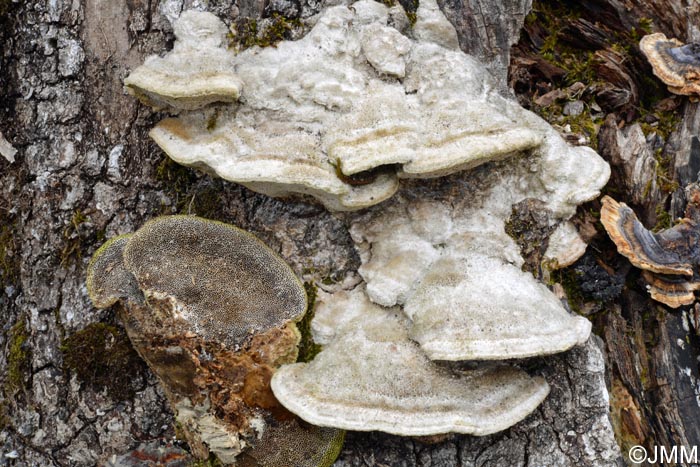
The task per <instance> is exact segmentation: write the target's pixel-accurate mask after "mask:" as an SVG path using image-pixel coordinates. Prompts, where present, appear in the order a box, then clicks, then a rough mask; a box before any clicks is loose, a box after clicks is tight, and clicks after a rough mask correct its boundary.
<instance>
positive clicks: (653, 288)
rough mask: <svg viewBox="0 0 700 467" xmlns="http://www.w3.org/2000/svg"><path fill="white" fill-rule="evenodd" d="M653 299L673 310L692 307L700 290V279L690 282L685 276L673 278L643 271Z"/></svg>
mask: <svg viewBox="0 0 700 467" xmlns="http://www.w3.org/2000/svg"><path fill="white" fill-rule="evenodd" d="M642 277H644V280H645V281H646V283H647V290H648V291H649V295H651V298H652V299H654V300H656V301H657V302H661V303H663V304H664V305H667V306H670V307H671V308H678V307H680V306H685V305H692V304H693V303H694V302H695V291H696V290H700V279H698V278H693V279H691V280H688V278H687V277H685V276H672V275H662V274H655V273H653V272H649V271H642Z"/></svg>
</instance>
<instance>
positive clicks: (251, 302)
mask: <svg viewBox="0 0 700 467" xmlns="http://www.w3.org/2000/svg"><path fill="white" fill-rule="evenodd" d="M87 285H88V293H89V295H90V297H91V299H92V300H93V302H94V304H95V306H97V307H101V308H104V307H107V306H110V305H112V304H114V303H116V302H119V303H120V304H121V307H120V315H121V318H122V321H123V323H124V326H125V328H126V330H127V333H128V335H129V338H130V339H131V341H132V343H133V344H134V347H135V348H136V350H137V351H138V352H139V354H140V355H141V356H142V357H143V358H144V360H145V361H146V362H147V363H148V365H149V366H150V367H151V369H152V370H153V372H154V373H155V374H156V375H157V376H158V378H159V379H160V381H161V382H162V385H163V388H164V391H165V393H166V395H167V397H168V399H169V401H170V403H171V405H172V407H173V410H174V412H175V414H176V417H177V420H178V422H179V424H180V426H181V428H182V430H183V432H184V436H185V438H186V439H187V441H188V443H189V445H190V448H191V449H192V452H193V454H194V455H195V456H196V457H198V458H201V459H206V458H208V457H209V455H210V453H213V454H215V455H216V456H217V457H218V458H219V460H220V461H222V462H224V463H225V464H227V465H238V466H264V467H281V466H287V465H289V462H292V464H293V465H298V466H309V467H318V466H325V467H327V466H330V465H331V464H332V463H333V461H334V460H335V457H336V456H337V454H338V453H339V451H340V447H341V445H342V439H343V432H342V431H339V430H334V429H327V428H318V427H312V426H308V425H307V424H305V423H304V422H302V421H300V420H299V419H297V418H296V417H295V416H293V415H292V414H291V413H289V412H288V411H287V410H285V409H284V408H283V407H282V406H281V405H280V404H279V402H277V400H276V399H275V397H274V396H273V394H272V392H271V390H270V378H271V377H272V374H273V373H274V372H275V371H276V370H277V368H278V367H279V366H280V365H282V364H284V363H292V362H295V361H296V358H297V352H298V348H297V345H298V343H299V338H300V336H299V332H298V330H297V329H296V326H295V322H296V321H298V320H299V319H301V317H302V315H303V314H304V311H305V309H306V294H305V291H304V288H303V286H302V285H301V283H300V282H299V280H298V279H297V277H296V276H295V275H294V273H293V272H292V270H291V269H290V268H289V266H287V264H285V263H284V262H283V261H282V260H281V259H280V258H279V257H278V256H277V255H275V254H274V253H273V252H272V251H271V250H270V249H269V248H267V247H266V246H265V245H264V244H263V243H262V242H261V241H259V240H258V239H256V238H255V237H253V236H252V235H251V234H248V233H247V232H244V231H242V230H240V229H237V228H235V227H233V226H230V225H226V224H223V223H219V222H213V221H207V220H204V219H200V218H196V217H188V216H173V217H163V218H158V219H155V220H152V221H150V222H147V223H146V224H145V225H144V226H143V227H142V228H141V229H139V230H138V231H137V232H135V233H133V234H130V235H124V236H120V237H117V238H116V239H113V240H111V241H109V242H107V243H106V244H105V245H104V246H103V247H102V248H100V249H99V250H98V251H97V252H96V253H95V256H94V257H93V259H92V261H91V263H90V265H89V268H88V282H87Z"/></svg>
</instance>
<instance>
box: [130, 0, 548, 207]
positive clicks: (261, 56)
mask: <svg viewBox="0 0 700 467" xmlns="http://www.w3.org/2000/svg"><path fill="white" fill-rule="evenodd" d="M396 9H400V7H399V6H396V7H394V10H392V9H390V8H387V7H386V6H384V5H382V4H378V3H377V2H373V1H371V0H361V1H358V2H356V3H354V4H352V5H351V6H349V7H348V6H343V5H341V6H335V7H330V8H328V9H326V10H325V11H324V12H323V13H322V14H321V15H320V17H319V18H318V20H317V22H316V24H315V26H314V27H313V28H312V29H311V30H310V31H309V32H308V34H307V35H306V36H304V37H303V38H302V39H300V40H297V41H283V42H280V43H279V44H277V46H276V47H269V48H260V47H257V46H255V47H251V48H249V49H247V50H244V51H243V52H241V53H239V54H238V55H235V56H234V55H233V52H232V51H228V50H226V49H225V48H224V46H220V47H219V48H218V49H216V50H218V52H217V53H221V54H224V53H228V54H230V57H229V59H228V60H222V61H221V63H226V64H228V65H227V66H229V68H228V69H229V70H230V72H231V73H234V70H235V75H236V77H237V79H239V80H240V82H241V83H242V88H241V89H242V90H241V95H240V100H239V102H238V103H237V104H232V105H228V106H219V107H217V108H216V109H212V108H208V109H202V110H199V111H195V112H188V113H184V114H181V115H180V116H179V117H178V118H170V119H166V120H164V121H162V122H161V123H159V124H158V125H157V126H156V127H155V128H154V129H153V130H152V131H151V133H150V135H151V137H152V138H153V139H154V140H155V141H156V143H157V144H158V145H159V146H160V147H161V148H162V149H163V150H164V151H165V152H166V153H167V154H168V155H169V156H170V157H171V158H172V159H174V160H175V161H177V162H179V163H181V164H185V165H190V166H193V167H197V168H201V169H205V170H208V171H210V172H213V173H216V174H217V175H218V176H220V177H222V178H224V179H227V180H231V181H234V182H237V183H240V184H243V185H245V186H247V187H249V188H251V189H253V190H255V191H259V192H262V193H265V194H268V195H271V196H284V195H287V194H290V193H302V194H307V195H311V196H314V197H315V198H317V199H318V200H320V201H321V202H322V203H323V204H324V205H326V207H328V208H329V209H332V210H340V211H344V210H353V209H360V208H364V207H367V206H371V205H374V204H377V203H379V202H381V201H383V200H385V199H387V198H388V197H390V196H392V195H393V194H394V193H395V191H396V190H397V189H398V179H399V178H426V177H438V176H443V175H447V174H451V173H454V172H458V171H462V170H465V169H470V168H473V167H476V166H478V165H481V164H483V163H485V162H488V161H493V160H499V159H503V158H506V157H510V156H512V155H514V154H518V153H522V152H523V151H527V150H530V149H534V148H537V147H539V146H540V145H541V144H542V143H543V140H544V139H545V138H546V137H547V134H548V130H549V127H548V126H547V125H546V124H545V123H544V122H542V121H541V120H539V119H537V118H533V117H534V116H533V115H532V114H530V115H526V114H529V112H528V111H526V110H524V109H522V108H521V107H520V106H519V105H518V104H517V103H516V102H514V101H512V100H510V99H506V98H504V97H502V96H501V95H500V94H499V93H498V86H497V85H496V83H495V81H494V80H493V78H492V77H491V75H490V74H489V73H488V71H487V70H486V68H485V67H484V66H483V65H482V64H480V63H479V62H478V61H477V60H475V59H474V58H473V57H471V56H468V55H466V54H464V53H463V52H461V51H460V50H459V49H458V48H457V47H456V45H457V42H456V33H455V30H454V28H453V27H452V25H451V24H450V23H449V22H448V21H447V19H446V18H445V17H444V15H443V14H442V13H441V12H440V10H439V8H438V7H437V4H436V3H435V1H434V0H425V1H424V2H421V3H420V5H419V7H418V10H417V12H416V24H415V26H414V28H413V31H414V32H415V38H413V39H412V38H409V37H407V36H405V35H403V34H402V33H401V32H400V31H399V30H398V29H395V28H393V27H392V26H390V25H389V24H390V20H389V18H390V17H391V14H390V13H392V12H393V13H395V10H396ZM202 18H205V19H202ZM195 20H196V22H204V23H207V24H209V23H212V24H213V23H216V21H218V20H217V19H216V17H214V16H213V15H211V14H210V13H201V12H189V13H188V14H187V15H183V16H182V17H181V18H180V19H179V20H178V22H177V28H178V29H180V30H182V29H184V30H190V29H192V27H191V26H189V23H190V22H195ZM212 27H213V26H212ZM221 27H223V25H221ZM180 42H184V41H183V40H182V39H180V38H178V43H180ZM178 43H176V47H175V49H174V50H173V51H172V52H171V53H170V54H168V55H166V56H165V58H163V59H156V58H151V59H149V61H148V63H147V64H146V65H144V66H143V67H140V68H137V69H136V70H134V72H132V74H131V75H130V76H129V78H127V80H126V83H127V86H128V87H131V88H134V86H135V85H134V83H135V82H136V77H139V76H141V75H144V74H147V73H150V71H149V70H150V69H151V68H153V66H152V65H151V62H154V61H156V62H155V63H161V62H158V61H157V60H162V61H163V63H165V62H167V61H168V60H176V59H177V60H181V58H179V57H180V55H181V54H182V53H184V52H183V51H182V49H183V47H180V46H178V45H177V44H178ZM212 53H213V52H212ZM171 57H175V58H171ZM222 66H223V65H222ZM202 76H203V77H202V78H199V77H193V80H194V82H200V81H202V80H203V79H204V77H205V76H208V74H207V73H202ZM193 92H194V91H193ZM142 94H143V93H142ZM163 100H165V99H158V101H159V102H160V101H163ZM173 105H174V106H175V107H177V108H182V106H181V105H179V104H177V103H175V104H173Z"/></svg>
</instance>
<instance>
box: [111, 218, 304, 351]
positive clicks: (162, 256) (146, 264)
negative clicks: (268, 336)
mask: <svg viewBox="0 0 700 467" xmlns="http://www.w3.org/2000/svg"><path fill="white" fill-rule="evenodd" d="M124 264H125V265H126V268H127V269H128V270H129V271H130V272H131V273H132V274H133V275H134V277H135V278H136V280H137V281H138V283H139V286H140V288H141V290H142V291H143V292H144V294H145V295H146V298H148V297H156V298H161V299H162V298H166V299H169V300H172V301H173V304H174V305H173V307H174V310H175V312H176V313H179V314H180V315H181V316H182V318H184V319H186V320H189V321H190V322H191V323H192V325H193V326H194V327H195V329H196V330H197V331H198V332H197V333H198V334H200V335H202V336H204V337H205V338H207V339H210V340H216V341H219V342H223V343H225V344H226V345H229V346H234V345H236V344H238V343H240V342H241V341H243V339H245V338H246V337H247V336H249V335H251V334H254V333H256V332H260V331H264V330H267V329H270V328H273V327H278V326H281V325H283V324H284V323H285V322H288V321H298V320H299V319H301V317H302V315H303V314H304V311H305V310H306V293H305V291H304V288H303V286H302V284H301V282H300V281H299V279H298V278H297V277H296V275H295V274H294V272H293V271H292V270H291V268H290V267H289V266H288V265H287V264H286V263H285V262H284V261H282V260H281V259H280V258H279V257H278V256H277V255H276V254H275V253H274V252H272V250H270V249H269V248H268V247H267V246H266V245H265V244H264V243H262V242H261V241H260V240H258V239H257V238H256V237H254V236H253V235H251V234H249V233H248V232H245V231H243V230H241V229H238V228H236V227H233V226H231V225H228V224H224V223H221V222H215V221H209V220H205V219H201V218H196V217H191V216H169V217H160V218H156V219H154V220H151V221H149V222H147V223H146V224H144V225H143V227H141V228H140V229H139V230H138V231H137V232H135V233H134V234H133V235H132V236H131V238H130V239H129V241H128V242H127V244H126V246H125V248H124Z"/></svg>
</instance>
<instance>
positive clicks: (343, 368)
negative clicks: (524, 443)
mask: <svg viewBox="0 0 700 467" xmlns="http://www.w3.org/2000/svg"><path fill="white" fill-rule="evenodd" d="M325 309H326V311H330V312H331V313H335V312H337V311H338V310H339V309H340V310H348V309H350V314H352V315H356V316H357V318H356V319H352V320H350V321H349V322H345V323H344V324H342V325H341V326H340V328H339V329H337V330H336V335H335V336H334V338H333V340H332V341H331V342H330V343H329V344H327V345H326V346H325V347H324V348H323V350H322V351H321V352H320V353H319V354H318V355H317V356H316V358H315V359H314V360H313V361H311V362H310V363H296V364H293V365H286V366H284V367H282V368H281V369H280V370H279V371H278V372H277V373H275V375H274V376H273V378H272V390H273V391H274V393H275V396H276V397H277V398H278V400H279V401H280V402H281V403H282V404H283V405H284V406H285V407H287V408H288V409H289V410H291V411H292V412H294V413H296V414H297V415H298V416H300V417H301V418H303V419H304V420H306V421H308V422H309V423H312V424H315V425H320V426H334V427H338V428H344V429H350V430H357V431H370V430H380V431H385V432H387V433H393V434H397V435H403V436H424V435H434V434H441V433H449V432H457V433H470V434H475V435H486V434H490V433H494V432H497V431H500V430H504V429H506V428H508V427H509V426H511V425H513V424H515V423H517V422H519V421H520V420H522V419H523V418H525V417H526V416H527V415H528V414H529V413H531V412H532V411H533V410H534V409H535V408H536V407H537V406H538V405H539V404H540V403H541V402H542V400H543V399H544V398H545V397H546V396H547V393H548V392H549V387H548V385H547V383H546V382H545V381H544V380H543V379H542V378H530V377H529V376H527V374H526V373H524V372H523V371H521V370H518V369H515V368H512V367H507V366H503V365H497V366H494V365H486V366H477V367H476V368H474V369H469V370H462V371H452V370H450V369H448V368H446V367H444V366H439V365H437V364H436V363H434V362H432V361H431V360H429V359H428V358H427V357H426V356H425V354H424V353H423V352H422V351H421V350H420V348H419V347H418V346H417V345H416V344H415V343H414V342H412V341H411V340H410V339H409V338H408V329H407V324H408V322H407V320H406V318H405V317H404V316H403V315H402V314H401V313H400V311H399V310H397V309H384V308H382V307H380V306H378V305H375V304H373V303H371V302H370V301H369V300H368V299H367V297H366V296H365V294H364V292H363V290H362V288H361V287H358V288H356V289H355V290H353V291H352V292H350V293H341V294H340V295H339V296H337V297H334V298H333V301H332V303H330V304H328V305H327V306H326V308H325Z"/></svg>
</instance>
